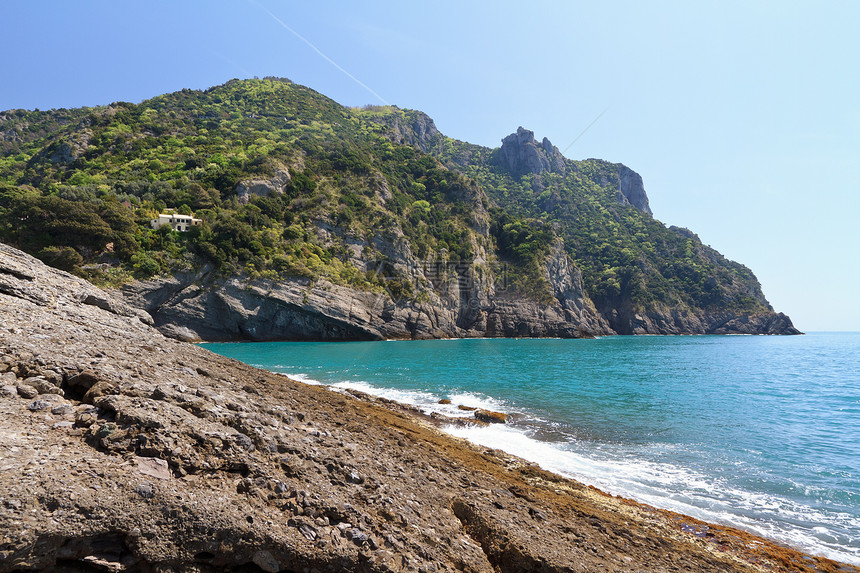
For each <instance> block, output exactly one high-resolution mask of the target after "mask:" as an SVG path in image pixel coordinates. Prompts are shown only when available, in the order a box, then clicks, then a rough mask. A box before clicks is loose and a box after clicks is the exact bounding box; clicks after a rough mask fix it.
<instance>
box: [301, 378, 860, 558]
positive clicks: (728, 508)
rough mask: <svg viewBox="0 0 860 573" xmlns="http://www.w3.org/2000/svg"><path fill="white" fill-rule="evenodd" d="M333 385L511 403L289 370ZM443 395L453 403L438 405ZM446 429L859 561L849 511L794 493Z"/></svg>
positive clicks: (493, 406)
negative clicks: (795, 498)
mask: <svg viewBox="0 0 860 573" xmlns="http://www.w3.org/2000/svg"><path fill="white" fill-rule="evenodd" d="M287 375H288V376H289V377H291V378H293V379H295V380H298V381H299V382H303V383H305V384H312V385H326V386H328V387H330V388H331V389H332V390H335V391H338V390H341V391H342V390H346V389H353V390H358V391H360V392H364V393H367V394H371V395H373V396H379V397H381V398H386V399H389V400H394V401H396V402H400V403H403V404H409V405H412V406H415V407H417V408H419V409H420V410H421V411H423V412H424V413H426V414H430V413H433V412H438V413H440V414H443V415H445V416H451V417H464V418H466V417H472V416H473V415H474V414H473V412H471V411H462V410H460V409H458V408H457V405H459V404H462V405H464V406H469V407H473V408H483V409H487V410H494V411H500V412H506V413H511V412H512V411H513V409H512V408H511V407H510V406H509V405H508V404H506V403H505V402H502V401H500V400H497V399H494V398H492V397H490V396H487V395H485V394H479V393H472V392H456V393H450V394H447V395H440V394H436V393H433V392H428V391H423V390H401V389H395V388H388V387H378V386H374V385H373V384H369V383H367V382H363V381H343V382H337V383H334V384H326V383H324V382H321V381H319V380H316V379H313V378H311V377H310V376H309V375H307V374H305V373H297V374H287ZM441 398H447V399H449V400H451V402H452V403H451V404H439V400H440V399H441ZM445 430H446V431H447V432H448V433H450V434H452V435H455V436H458V437H461V438H465V439H467V440H469V441H471V442H473V443H476V444H480V445H482V446H485V447H490V448H495V449H500V450H504V451H506V452H508V453H510V454H513V455H516V456H519V457H521V458H524V459H526V460H529V461H532V462H535V463H537V464H539V465H540V466H541V467H542V468H543V469H545V470H547V471H551V472H554V473H557V474H560V475H563V476H566V477H570V478H573V479H576V480H578V481H580V482H582V483H585V484H588V485H593V486H595V487H597V488H599V489H601V490H603V491H606V492H607V493H610V494H612V495H621V496H624V497H629V498H633V499H636V500H637V501H640V502H643V503H647V504H649V505H652V506H655V507H659V508H663V509H668V510H671V511H676V512H679V513H682V514H685V515H689V516H691V517H695V518H698V519H702V520H704V521H708V522H712V523H720V524H724V525H730V526H733V527H739V528H742V529H746V530H747V531H750V532H752V533H754V534H756V535H760V536H762V537H766V538H770V539H774V540H777V541H780V542H784V543H787V544H789V545H792V546H795V547H798V548H800V549H802V550H804V551H807V552H809V553H812V554H818V555H823V556H825V557H829V558H831V559H835V560H837V561H842V562H845V563H851V564H854V565H860V539H855V538H852V537H850V535H849V534H846V533H845V532H847V531H853V530H854V529H856V525H854V524H853V521H852V520H853V517H852V516H851V515H848V514H835V513H825V512H823V511H819V510H816V509H814V508H812V507H808V506H804V505H802V504H797V503H795V502H792V501H791V500H789V499H785V498H782V497H779V496H777V495H770V494H765V493H757V492H750V491H746V490H742V489H739V488H734V487H731V486H730V485H729V484H726V483H724V482H723V481H721V480H719V479H716V478H714V477H713V476H708V475H703V474H700V473H696V472H694V471H692V470H690V469H687V468H683V467H679V466H674V465H671V464H666V463H656V462H652V461H650V460H647V459H642V457H641V455H640V456H636V455H635V454H633V453H631V452H619V451H616V450H617V448H614V447H610V446H603V447H601V446H600V445H597V444H594V443H577V442H547V441H540V440H537V439H534V438H532V437H530V436H529V435H528V434H527V433H526V432H527V431H528V430H527V429H526V428H524V427H522V426H520V427H513V426H510V425H491V426H488V427H458V426H449V427H447V428H445Z"/></svg>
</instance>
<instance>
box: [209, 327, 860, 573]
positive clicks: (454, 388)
mask: <svg viewBox="0 0 860 573" xmlns="http://www.w3.org/2000/svg"><path fill="white" fill-rule="evenodd" d="M203 346H205V347H206V348H209V349H210V350H212V351H214V352H217V353H219V354H224V355H226V356H230V357H233V358H236V359H238V360H241V361H243V362H246V363H249V364H253V365H254V366H258V367H261V368H265V369H268V370H273V371H276V372H282V373H286V374H289V375H291V376H293V377H296V378H298V379H300V380H304V381H307V382H311V383H320V384H327V385H332V386H335V387H337V388H356V389H359V390H363V391H365V392H370V393H373V394H377V395H381V396H385V397H387V398H391V399H395V400H399V401H401V402H408V403H412V404H416V405H418V406H420V407H422V408H424V409H425V410H427V411H439V412H443V413H446V414H449V415H464V414H463V413H462V412H460V411H459V410H457V409H456V404H465V405H472V406H481V407H487V408H490V409H494V410H500V411H504V412H508V413H509V414H511V417H510V423H508V424H506V425H504V426H499V425H495V426H491V427H489V428H466V429H463V428H450V429H449V431H451V432H452V433H454V434H457V435H460V436H463V437H467V438H469V439H471V440H472V441H474V442H477V443H481V444H483V445H486V446H488V447H494V448H499V449H503V450H506V451H509V452H511V453H513V454H516V455H519V456H522V457H524V458H527V459H530V460H532V461H535V462H537V463H539V464H540V465H541V466H543V467H544V468H546V469H548V470H551V471H555V472H557V473H561V474H564V475H567V476H570V477H574V478H576V479H578V480H580V481H583V482H585V483H589V484H593V485H595V486H597V487H599V488H601V489H603V490H604V491H608V492H610V493H613V494H619V495H624V496H626V497H631V498H634V499H637V500H639V501H643V502H646V503H650V504H652V505H655V506H658V507H663V508H667V509H672V510H675V511H680V512H682V513H685V514H688V515H692V516H695V517H698V518H701V519H705V520H708V521H712V522H719V523H725V524H730V525H734V526H737V527H742V528H744V529H747V530H750V531H753V532H755V533H758V534H760V535H763V536H766V537H770V538H772V539H776V540H779V541H783V542H786V543H789V544H791V545H793V546H796V547H800V548H801V549H804V550H806V551H809V552H812V553H815V554H819V555H825V556H827V557H831V558H834V559H838V560H840V561H844V562H848V563H852V564H858V565H860V333H833V334H830V333H814V334H809V335H806V336H792V337H764V336H691V337H626V336H619V337H607V338H600V339H596V340H547V339H543V340H514V339H492V340H486V339H482V340H437V341H404V342H348V343H302V342H288V343H253V344H252V343H242V344H205V345H203ZM441 398H450V399H451V400H452V401H453V403H454V405H452V406H442V405H439V404H438V401H439V399H441Z"/></svg>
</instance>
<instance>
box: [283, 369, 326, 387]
mask: <svg viewBox="0 0 860 573" xmlns="http://www.w3.org/2000/svg"><path fill="white" fill-rule="evenodd" d="M278 374H283V375H284V376H287V377H288V378H292V379H293V380H295V381H296V382H301V383H302V384H308V385H310V386H323V385H324V384H323V383H322V382H320V381H319V380H314V379H313V378H311V377H310V376H308V375H307V374H303V373H301V372H299V373H298V374H287V373H284V372H278Z"/></svg>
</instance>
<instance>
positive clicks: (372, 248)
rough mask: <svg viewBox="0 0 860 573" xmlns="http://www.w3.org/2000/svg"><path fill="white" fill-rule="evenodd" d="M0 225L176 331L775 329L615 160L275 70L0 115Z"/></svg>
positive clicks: (10, 239)
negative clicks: (177, 226)
mask: <svg viewBox="0 0 860 573" xmlns="http://www.w3.org/2000/svg"><path fill="white" fill-rule="evenodd" d="M167 209H174V210H176V211H177V212H178V213H192V212H193V213H194V215H195V217H198V218H200V219H201V220H202V224H201V225H199V226H197V227H193V228H192V229H190V230H189V231H188V232H175V231H171V230H170V229H169V228H167V227H161V228H159V229H152V228H151V227H150V225H149V221H150V220H151V219H153V218H155V217H156V216H157V215H158V213H160V212H163V211H165V210H167ZM0 239H2V240H3V241H4V242H7V243H10V244H13V245H15V246H18V247H20V248H22V249H23V250H25V251H27V252H29V253H31V254H34V255H35V256H37V257H38V258H40V259H42V260H43V261H45V262H47V263H49V264H51V265H53V266H56V267H58V268H61V269H65V270H68V271H71V272H73V273H75V274H78V275H80V276H83V277H85V278H87V279H89V280H91V281H92V282H94V283H96V284H98V285H102V286H112V287H120V286H122V287H123V288H122V292H123V294H124V295H125V296H126V299H127V301H128V302H130V303H132V304H134V305H136V306H138V307H140V308H144V309H145V310H147V311H149V312H150V314H152V315H153V317H154V319H155V321H156V324H157V325H158V326H160V327H161V328H162V330H163V331H165V332H170V333H171V334H172V335H174V336H178V337H182V338H188V339H201V338H202V339H208V340H218V339H221V340H223V339H243V338H250V339H272V338H317V339H357V338H358V339H361V338H367V339H374V338H404V337H406V338H408V337H413V338H428V337H444V336H565V337H571V336H582V335H595V334H611V333H624V334H627V333H629V334H633V333H637V334H638V333H772V334H781V333H796V332H797V331H796V329H794V328H793V326H792V325H791V321H790V319H788V317H786V316H784V315H781V314H777V313H775V312H774V311H773V309H772V308H771V306H770V305H769V304H768V302H767V300H766V299H765V297H764V295H763V293H762V292H761V288H760V286H759V284H758V281H757V280H756V278H755V276H754V275H753V273H752V272H751V271H750V270H749V269H747V268H746V267H744V266H742V265H740V264H737V263H734V262H732V261H728V260H726V259H725V258H724V257H722V256H721V255H720V254H719V253H717V252H716V251H714V250H713V249H711V248H709V247H707V246H705V245H703V244H702V243H701V241H700V240H699V239H698V237H697V236H696V235H695V234H693V233H692V232H690V231H687V230H686V229H679V228H674V227H673V228H666V227H665V226H664V225H663V224H662V223H660V222H659V221H658V220H656V219H654V218H653V216H652V215H651V212H650V208H649V206H648V199H647V195H646V194H645V191H644V187H643V184H642V180H641V178H640V177H639V176H638V175H637V174H636V173H635V172H633V171H632V170H630V169H629V168H627V167H625V166H623V165H620V164H611V163H607V162H605V161H600V160H595V159H589V160H586V161H572V160H569V159H566V158H564V157H563V156H562V155H561V154H560V153H559V151H558V149H557V148H555V147H554V146H553V145H552V144H551V143H550V142H549V141H548V140H546V139H544V140H543V141H542V142H540V143H539V142H537V141H536V140H535V139H534V137H533V134H532V133H531V132H529V131H528V130H525V129H522V128H520V129H519V130H518V131H517V132H516V133H514V134H512V135H510V136H508V137H505V138H504V140H503V144H502V146H501V147H500V148H497V149H488V148H484V147H480V146H475V145H471V144H468V143H464V142H460V141H456V140H453V139H451V138H448V137H445V136H444V135H443V134H441V133H439V132H438V130H437V129H436V127H435V125H434V123H433V121H432V119H430V118H429V117H427V116H426V115H424V114H423V113H421V112H416V111H411V110H402V109H399V108H396V107H392V106H388V107H367V108H362V109H354V108H345V107H343V106H341V105H339V104H337V103H336V102H334V101H332V100H331V99H329V98H326V97H325V96H322V95H321V94H318V93H316V92H314V91H313V90H310V89H308V88H305V87H302V86H299V85H296V84H293V83H291V82H289V81H287V80H280V79H265V80H245V81H238V80H233V81H231V82H228V83H227V84H225V85H222V86H217V87H214V88H211V89H209V90H206V91H191V90H183V91H181V92H176V93H173V94H166V95H163V96H159V97H156V98H153V99H151V100H147V101H145V102H143V103H141V104H129V103H122V102H118V103H114V104H111V105H109V106H104V107H98V108H86V109H75V110H51V111H45V112H39V111H24V110H11V111H6V112H2V113H0Z"/></svg>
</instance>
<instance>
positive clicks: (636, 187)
mask: <svg viewBox="0 0 860 573" xmlns="http://www.w3.org/2000/svg"><path fill="white" fill-rule="evenodd" d="M618 188H619V189H620V191H619V193H620V196H619V197H618V200H619V202H620V203H623V204H630V205H633V206H634V207H636V208H637V209H639V210H640V211H642V212H643V213H648V214H649V215H651V207H650V205H648V195H647V194H646V193H645V186H644V185H643V184H642V176H641V175H639V174H638V173H636V172H635V171H633V170H632V169H630V168H629V167H627V166H626V165H619V166H618Z"/></svg>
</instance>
